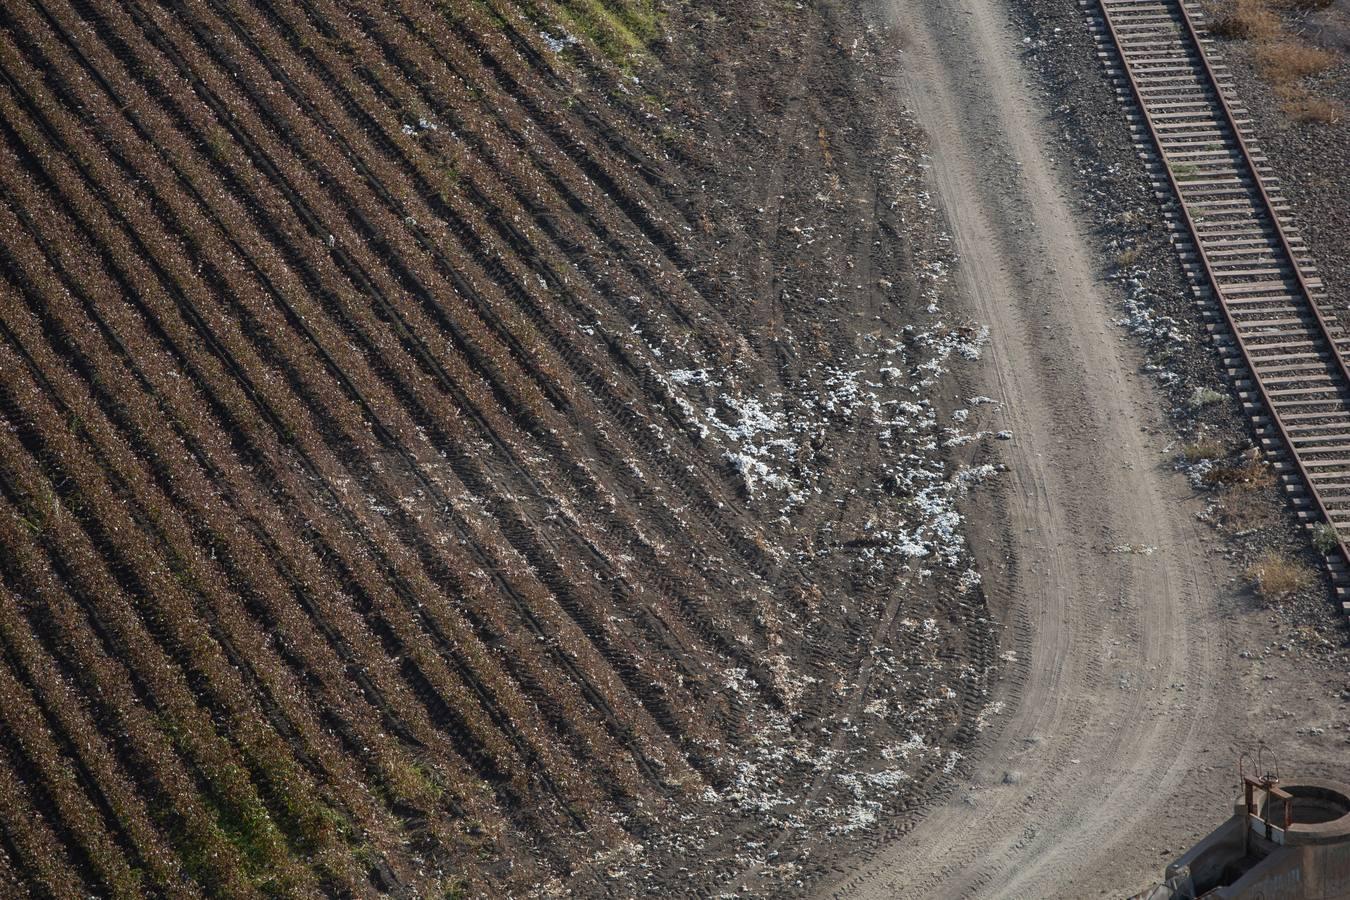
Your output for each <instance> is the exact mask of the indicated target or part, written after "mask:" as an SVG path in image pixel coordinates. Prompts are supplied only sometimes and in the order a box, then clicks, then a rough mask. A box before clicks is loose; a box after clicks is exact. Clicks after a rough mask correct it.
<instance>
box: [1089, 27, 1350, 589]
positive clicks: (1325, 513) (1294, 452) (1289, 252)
mask: <svg viewBox="0 0 1350 900" xmlns="http://www.w3.org/2000/svg"><path fill="white" fill-rule="evenodd" d="M1099 2H1100V4H1101V9H1102V20H1103V21H1104V22H1105V23H1106V29H1107V32H1108V33H1109V34H1110V35H1111V41H1112V43H1113V44H1114V45H1115V48H1116V52H1117V53H1118V54H1119V55H1120V62H1121V67H1122V69H1123V70H1124V72H1125V79H1126V81H1127V82H1128V84H1129V86H1130V93H1131V94H1132V95H1133V96H1134V100H1135V103H1136V104H1137V105H1138V107H1139V112H1140V114H1141V116H1142V118H1143V121H1144V125H1145V127H1146V128H1147V130H1148V134H1149V137H1150V138H1151V140H1152V142H1153V145H1154V147H1156V148H1157V151H1158V159H1159V161H1160V162H1161V164H1162V168H1163V171H1164V172H1165V173H1166V174H1167V181H1168V183H1169V184H1170V185H1171V186H1172V192H1173V194H1174V195H1175V196H1176V199H1177V206H1178V207H1179V208H1180V210H1181V215H1182V217H1183V219H1184V220H1185V222H1186V227H1187V229H1188V230H1189V231H1190V233H1191V237H1192V239H1193V240H1194V242H1195V249H1196V256H1197V257H1198V258H1199V261H1200V266H1201V268H1202V269H1203V270H1204V273H1205V278H1206V280H1207V281H1208V282H1209V285H1210V288H1211V289H1212V290H1213V292H1214V298H1215V300H1216V302H1217V303H1218V306H1219V309H1220V310H1221V312H1222V314H1223V318H1224V321H1225V322H1226V323H1227V325H1228V329H1229V331H1230V332H1231V334H1232V336H1233V342H1234V343H1235V344H1236V345H1237V349H1238V352H1239V353H1240V354H1241V356H1242V360H1243V362H1244V363H1245V364H1246V366H1247V370H1248V371H1249V372H1251V374H1252V383H1253V384H1254V385H1255V387H1256V391H1257V393H1258V394H1259V396H1260V397H1261V401H1262V403H1263V404H1264V406H1265V408H1266V411H1267V412H1268V413H1269V414H1270V420H1271V422H1273V423H1274V425H1275V428H1276V430H1277V431H1278V433H1279V435H1280V437H1281V438H1282V439H1283V441H1284V445H1285V447H1286V448H1287V449H1288V452H1289V457H1290V459H1292V460H1293V463H1294V466H1295V468H1296V469H1297V470H1298V473H1299V475H1300V477H1301V478H1302V480H1303V483H1304V485H1305V486H1306V488H1307V491H1308V493H1309V495H1310V496H1311V497H1312V501H1313V503H1315V504H1316V506H1317V509H1318V511H1319V512H1320V513H1321V515H1322V519H1323V521H1325V522H1326V523H1327V525H1329V526H1330V527H1331V528H1332V530H1333V531H1334V532H1335V534H1336V541H1337V549H1339V550H1340V553H1341V559H1342V561H1343V562H1345V563H1346V564H1347V565H1350V550H1347V546H1346V540H1345V538H1344V537H1343V536H1342V535H1341V531H1340V529H1339V528H1337V527H1336V524H1335V522H1334V520H1333V519H1332V517H1331V513H1330V511H1329V510H1328V509H1327V507H1326V505H1325V504H1324V503H1323V501H1322V496H1321V494H1320V492H1319V491H1318V490H1317V486H1316V484H1315V483H1314V482H1313V480H1312V475H1311V473H1310V472H1309V471H1308V469H1307V468H1306V467H1305V466H1304V464H1303V460H1302V458H1301V457H1300V455H1299V452H1298V448H1297V447H1296V446H1295V444H1294V441H1293V438H1292V437H1291V436H1290V434H1289V432H1288V430H1287V429H1286V428H1285V425H1284V421H1283V420H1282V418H1281V416H1280V414H1279V411H1278V409H1277V407H1276V405H1275V403H1274V402H1273V401H1272V399H1271V396H1270V394H1269V392H1268V391H1267V389H1266V386H1265V384H1264V383H1263V381H1262V378H1261V375H1260V373H1259V372H1258V371H1257V368H1256V365H1255V362H1254V360H1253V357H1252V356H1251V354H1250V353H1249V352H1248V349H1247V344H1246V341H1244V340H1243V338H1242V333H1241V332H1240V331H1239V330H1238V323H1237V321H1236V320H1235V319H1234V318H1233V313H1232V311H1231V310H1230V309H1229V308H1228V304H1227V302H1225V300H1224V293H1223V288H1222V286H1221V285H1220V284H1219V280H1218V276H1217V275H1216V274H1215V272H1214V269H1213V267H1212V266H1211V265H1210V262H1209V256H1208V254H1207V253H1206V252H1205V247H1204V242H1203V241H1202V239H1201V235H1200V231H1199V229H1198V228H1197V226H1196V223H1195V220H1194V218H1193V217H1192V216H1191V211H1190V209H1189V208H1188V206H1187V203H1186V200H1185V195H1184V194H1182V192H1181V183H1180V182H1179V181H1178V180H1177V177H1176V174H1175V173H1174V172H1173V171H1172V166H1171V165H1170V163H1169V162H1168V158H1167V151H1166V149H1165V148H1164V146H1163V143H1162V137H1161V135H1159V133H1158V129H1157V127H1156V126H1155V125H1154V123H1153V117H1152V116H1150V115H1149V112H1148V105H1147V103H1146V102H1145V101H1144V95H1143V92H1142V90H1141V89H1140V85H1139V80H1138V78H1137V77H1136V76H1135V73H1134V70H1133V69H1132V68H1131V66H1130V59H1129V55H1128V51H1127V48H1126V45H1125V42H1124V41H1123V40H1122V39H1121V36H1120V33H1119V31H1117V29H1116V25H1115V22H1114V21H1112V18H1111V11H1110V9H1108V7H1107V0H1099ZM1174 2H1175V5H1176V7H1177V9H1178V10H1179V12H1180V14H1181V15H1180V24H1181V25H1182V27H1183V30H1184V35H1183V37H1184V38H1185V39H1186V40H1188V41H1189V43H1190V45H1191V46H1192V47H1193V48H1194V51H1195V56H1196V57H1197V58H1198V60H1199V62H1200V66H1201V68H1202V70H1203V72H1204V75H1205V78H1206V79H1207V81H1208V83H1209V85H1210V87H1211V88H1212V89H1213V91H1214V95H1215V97H1217V98H1218V107H1219V109H1221V110H1222V112H1223V120H1224V124H1226V125H1227V127H1228V129H1229V130H1230V131H1231V132H1232V134H1233V139H1234V141H1235V143H1236V147H1237V155H1238V156H1239V157H1241V161H1242V164H1243V165H1244V166H1245V167H1246V169H1247V171H1248V173H1250V176H1251V178H1252V181H1253V182H1254V183H1255V185H1256V189H1257V191H1258V192H1259V195H1260V198H1261V201H1262V203H1263V205H1264V207H1265V211H1266V213H1267V215H1268V216H1269V218H1270V224H1271V227H1272V228H1273V230H1274V233H1275V236H1276V237H1278V239H1279V243H1280V249H1281V250H1282V251H1283V252H1284V254H1285V256H1287V257H1288V259H1289V264H1290V266H1291V267H1292V268H1293V270H1294V277H1295V279H1296V281H1297V284H1298V287H1299V290H1300V292H1301V293H1302V295H1303V298H1304V300H1305V301H1306V303H1307V306H1308V307H1309V309H1311V310H1312V313H1313V317H1314V320H1315V321H1316V323H1317V330H1318V332H1319V333H1320V335H1321V337H1322V339H1323V340H1324V341H1326V343H1327V349H1328V350H1330V351H1331V356H1332V358H1333V359H1334V360H1335V366H1336V369H1337V370H1339V373H1340V376H1341V379H1342V384H1341V386H1340V387H1341V392H1342V393H1344V392H1347V391H1350V369H1347V367H1346V361H1345V357H1344V356H1342V354H1341V352H1340V350H1339V349H1338V348H1337V346H1336V344H1337V341H1336V338H1335V337H1334V336H1333V335H1332V334H1331V332H1330V329H1329V328H1328V325H1327V322H1326V319H1325V318H1324V317H1323V315H1322V312H1321V310H1320V309H1319V308H1318V306H1317V303H1316V301H1315V300H1314V299H1313V296H1312V291H1311V289H1310V287H1309V286H1308V283H1307V281H1306V279H1305V278H1304V277H1303V272H1302V269H1301V267H1300V266H1299V262H1298V256H1297V255H1296V254H1295V252H1294V249H1293V247H1292V246H1291V245H1290V243H1289V237H1288V235H1287V234H1286V233H1285V230H1284V227H1283V225H1281V224H1280V218H1279V214H1278V212H1277V211H1276V209H1275V205H1274V202H1273V201H1272V200H1271V198H1270V194H1269V192H1268V191H1267V190H1266V186H1265V183H1264V181H1263V180H1262V178H1261V173H1260V172H1259V171H1258V170H1257V168H1256V164H1255V162H1253V161H1252V158H1251V149H1250V147H1249V146H1248V144H1247V141H1246V139H1245V138H1243V136H1242V132H1241V130H1240V129H1239V126H1238V124H1237V118H1236V116H1235V115H1234V114H1233V110H1232V107H1231V106H1230V105H1229V103H1228V99H1227V97H1225V96H1224V92H1223V86H1222V85H1221V84H1220V83H1219V79H1218V76H1217V75H1216V74H1215V72H1214V68H1213V66H1212V65H1211V64H1210V61H1209V57H1208V55H1207V54H1206V53H1205V48H1204V45H1203V44H1202V43H1201V41H1200V35H1199V32H1198V30H1197V29H1196V27H1195V22H1194V21H1193V20H1192V18H1191V15H1190V12H1189V11H1188V10H1187V9H1186V3H1185V0H1174ZM1140 5H1141V6H1142V5H1144V4H1140ZM1157 5H1158V6H1159V7H1160V8H1163V9H1166V8H1167V7H1168V5H1169V4H1168V2H1167V0H1159V2H1158V3H1157ZM1182 49H1183V50H1184V49H1185V46H1184V42H1183V47H1182ZM1328 402H1334V401H1328ZM1347 410H1348V411H1350V407H1348V408H1347Z"/></svg>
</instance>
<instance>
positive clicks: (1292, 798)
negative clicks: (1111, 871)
mask: <svg viewBox="0 0 1350 900" xmlns="http://www.w3.org/2000/svg"><path fill="white" fill-rule="evenodd" d="M1243 781H1244V796H1242V797H1239V798H1238V801H1237V803H1235V804H1234V810H1233V816H1232V818H1230V819H1229V820H1228V821H1227V822H1225V823H1224V824H1222V825H1220V826H1219V827H1218V828H1216V829H1215V830H1214V831H1213V832H1211V833H1210V834H1209V835H1208V836H1207V837H1205V838H1204V840H1202V841H1200V843H1198V844H1196V845H1195V846H1194V847H1192V848H1191V849H1190V850H1189V851H1187V852H1186V853H1185V854H1184V855H1183V856H1181V857H1180V858H1179V859H1177V860H1176V861H1175V862H1173V863H1172V864H1171V865H1170V866H1168V867H1167V873H1166V874H1167V880H1166V882H1165V883H1163V884H1162V885H1159V886H1158V887H1156V888H1154V889H1153V890H1150V891H1145V892H1144V893H1142V894H1139V895H1137V897H1136V898H1135V900H1183V898H1185V900H1190V898H1201V897H1203V898H1207V900H1341V898H1346V900H1350V786H1346V785H1344V784H1340V783H1339V782H1334V781H1324V780H1321V779H1315V778H1304V779H1300V780H1298V781H1281V780H1278V779H1274V778H1270V777H1266V778H1261V779H1257V778H1251V777H1247V778H1244V779H1243Z"/></svg>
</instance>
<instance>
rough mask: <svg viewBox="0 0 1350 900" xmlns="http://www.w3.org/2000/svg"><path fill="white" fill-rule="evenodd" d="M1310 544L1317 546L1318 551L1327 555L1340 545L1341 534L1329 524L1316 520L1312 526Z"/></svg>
mask: <svg viewBox="0 0 1350 900" xmlns="http://www.w3.org/2000/svg"><path fill="white" fill-rule="evenodd" d="M1312 545H1313V546H1314V547H1316V548H1317V552H1318V553H1320V554H1322V555H1323V556H1327V555H1329V554H1330V553H1332V551H1334V550H1335V549H1336V548H1337V547H1339V546H1340V545H1341V536H1340V534H1339V533H1337V531H1336V529H1335V528H1334V527H1333V526H1331V525H1330V524H1328V523H1326V522H1318V523H1317V524H1316V525H1315V526H1313V530H1312Z"/></svg>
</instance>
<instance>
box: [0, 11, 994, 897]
mask: <svg viewBox="0 0 1350 900" xmlns="http://www.w3.org/2000/svg"><path fill="white" fill-rule="evenodd" d="M720 5H721V4H711V3H692V4H682V5H679V6H678V7H676V5H674V4H671V5H669V6H667V5H665V4H659V3H651V2H648V0H605V2H603V3H602V2H596V0H575V2H573V0H557V2H555V0H519V2H508V0H473V2H468V0H465V2H452V3H449V4H446V3H436V2H430V0H389V2H386V3H367V2H343V0H279V2H274V3H259V2H254V0H207V2H202V3H184V2H177V0H165V2H162V3H159V2H147V0H131V2H126V3H113V2H104V0H94V2H84V3H75V2H70V0H42V2H40V3H18V4H9V5H6V6H5V8H4V9H3V10H0V198H3V199H0V496H2V498H3V499H2V500H0V507H2V508H0V548H2V549H0V650H3V653H0V881H4V882H5V884H6V890H7V891H10V890H11V889H12V892H14V893H18V892H19V891H20V890H21V889H22V888H24V887H31V888H33V889H34V891H35V892H37V893H42V892H46V893H49V894H51V895H54V896H87V895H118V896H144V895H159V894H167V893H176V892H179V891H183V892H185V893H187V894H189V895H190V894H192V893H194V892H204V893H209V894H213V895H228V896H247V895H251V894H254V893H256V892H271V893H274V894H279V895H309V894H317V893H329V894H337V895H367V894H371V893H379V892H392V893H396V894H405V895H414V894H416V895H422V896H430V895H433V894H434V895H436V896H441V895H448V896H467V895H484V894H497V895H502V894H506V893H510V892H516V893H520V892H525V891H529V890H541V891H543V892H545V893H549V892H562V891H564V890H568V889H571V890H574V891H577V892H580V893H598V892H601V891H603V890H609V891H610V892H613V893H617V894H620V895H629V894H632V893H633V892H636V891H638V890H640V889H644V888H648V887H659V886H660V885H662V884H667V885H669V884H672V883H678V884H679V885H680V890H682V891H683V890H690V889H694V888H704V889H709V890H712V889H716V886H717V885H718V884H725V883H729V882H731V881H732V880H733V879H737V880H746V879H751V880H755V881H756V883H760V884H763V883H766V882H768V883H773V884H777V885H792V884H795V883H800V882H803V881H805V880H808V879H810V878H811V877H812V876H813V875H815V874H818V872H819V866H820V860H821V859H822V858H823V857H826V856H828V854H829V852H830V849H829V848H830V846H831V840H836V841H837V842H839V843H842V842H843V841H845V840H854V839H856V838H857V837H858V836H860V835H862V834H865V833H868V832H869V831H870V830H871V829H873V826H874V824H875V823H878V822H880V821H883V820H885V819H886V818H887V817H889V816H891V815H893V814H894V813H895V812H897V811H899V810H906V809H910V808H912V807H914V806H915V805H917V804H919V803H921V802H922V801H923V800H924V798H925V797H926V796H927V795H928V793H929V792H930V790H931V788H932V786H933V784H934V782H935V781H937V780H941V779H944V778H946V777H947V776H948V775H950V774H951V773H952V772H953V771H954V770H955V769H957V767H958V766H960V764H961V760H962V748H963V747H964V746H965V742H966V741H967V740H968V739H969V738H970V736H971V735H972V734H973V732H974V731H975V730H976V729H978V727H980V723H981V722H985V721H987V720H988V717H989V716H991V715H995V714H996V712H997V710H993V709H986V708H985V697H986V685H987V682H988V678H989V674H990V668H991V661H992V655H993V651H992V650H991V649H990V648H991V647H992V646H993V643H994V642H993V640H992V639H991V634H990V626H989V625H988V624H987V622H986V621H985V618H984V602H983V598H982V596H981V593H980V589H979V578H978V576H977V575H976V574H975V572H974V571H973V570H972V569H971V568H970V557H969V554H968V552H967V549H966V545H965V540H964V538H963V536H962V528H961V519H960V516H959V515H958V514H957V512H956V511H955V506H954V504H955V502H956V500H957V499H958V498H959V497H961V496H962V495H964V494H967V493H969V492H970V491H973V490H978V488H979V485H980V483H981V482H982V481H984V480H985V479H988V478H991V477H995V476H996V474H997V471H996V467H995V466H993V465H990V464H988V463H987V462H986V461H985V460H984V459H982V458H981V453H983V452H984V450H982V448H987V447H989V446H992V443H991V442H992V441H993V440H994V438H993V437H992V436H991V434H990V432H989V431H974V430H969V431H968V430H967V426H966V425H965V424H964V423H965V422H966V419H967V416H966V415H960V414H958V415H957V416H955V417H949V416H946V415H941V416H940V415H939V414H938V413H937V412H936V411H935V409H934V406H933V404H932V401H931V396H932V395H933V394H934V392H935V390H936V387H937V385H938V382H939V379H940V378H941V377H942V375H943V374H944V372H946V371H947V370H948V369H950V368H951V367H952V366H954V365H957V364H959V363H960V362H961V361H962V360H963V359H968V358H974V357H977V356H978V355H979V353H980V350H981V347H982V344H983V340H984V335H983V332H982V330H981V329H980V328H979V326H978V325H976V324H972V323H969V322H964V321H957V320H954V319H953V318H951V317H950V316H949V315H948V314H947V313H945V312H944V309H943V306H942V301H943V296H944V289H945V288H944V285H945V283H946V278H947V271H948V269H949V267H950V262H951V260H950V250H949V247H948V245H947V242H946V240H945V239H944V238H943V237H942V236H941V235H940V234H937V233H935V230H934V228H933V226H932V219H933V213H932V209H931V207H930V205H929V204H928V202H927V200H926V196H925V195H924V193H923V189H922V168H923V165H924V163H923V159H922V155H921V152H920V150H919V149H918V146H917V143H916V134H917V129H916V128H915V126H914V125H913V123H912V122H910V121H909V120H906V119H904V118H896V117H894V116H892V115H891V107H890V106H889V105H888V104H886V103H884V102H881V98H884V97H885V96H886V92H885V89H884V86H883V83H882V75H883V74H884V69H883V67H881V66H880V65H879V64H878V59H879V55H880V54H881V53H882V52H883V51H884V50H885V49H886V47H885V44H886V38H885V37H884V33H883V32H882V31H881V30H879V29H878V28H876V27H875V23H873V22H871V21H869V20H868V19H867V17H866V16H864V15H863V14H862V13H860V12H858V11H857V10H856V9H852V8H850V7H851V5H850V4H845V3H842V2H824V3H818V4H813V5H812V8H811V9H804V8H800V7H799V8H796V9H786V8H782V4H777V3H769V2H747V3H743V4H742V3H738V4H734V6H735V7H736V9H735V10H734V11H726V10H718V9H716V7H717V6H720ZM981 402H982V400H981V398H972V400H971V402H970V403H969V404H965V405H968V406H971V407H972V408H973V407H974V406H975V405H978V404H980V403H981ZM995 416H996V414H995ZM981 422H982V423H984V424H988V423H987V422H985V420H984V418H983V417H982V418H981ZM971 427H972V428H973V426H971ZM955 448H964V449H963V450H962V451H961V453H962V459H966V460H968V461H969V464H968V465H966V464H963V465H962V466H961V467H959V468H958V467H957V466H955V464H954V463H953V462H952V461H951V455H952V453H953V452H954V450H955ZM980 716H983V717H984V718H982V719H981V718H978V717H980Z"/></svg>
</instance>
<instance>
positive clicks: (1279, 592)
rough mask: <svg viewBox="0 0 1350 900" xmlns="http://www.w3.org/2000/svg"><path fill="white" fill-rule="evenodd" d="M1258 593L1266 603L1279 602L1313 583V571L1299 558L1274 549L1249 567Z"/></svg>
mask: <svg viewBox="0 0 1350 900" xmlns="http://www.w3.org/2000/svg"><path fill="white" fill-rule="evenodd" d="M1247 577H1248V578H1249V579H1251V582H1252V587H1253V588H1254V589H1255V590H1256V595H1257V596H1258V597H1260V598H1261V599H1262V600H1263V601H1264V602H1266V603H1277V602H1279V601H1281V600H1284V599H1287V598H1288V597H1289V596H1290V595H1291V594H1294V593H1296V592H1297V591H1300V590H1302V589H1303V588H1305V587H1307V586H1308V585H1310V584H1311V583H1312V573H1311V572H1309V571H1308V568H1307V567H1306V566H1304V565H1303V564H1302V563H1300V562H1298V561H1297V560H1294V559H1290V558H1289V557H1288V556H1285V555H1283V554H1281V553H1276V552H1274V551H1272V552H1270V553H1267V554H1266V555H1264V556H1262V557H1261V558H1260V559H1259V560H1257V561H1256V562H1255V563H1254V564H1253V565H1252V566H1251V567H1250V568H1249V569H1247Z"/></svg>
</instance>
